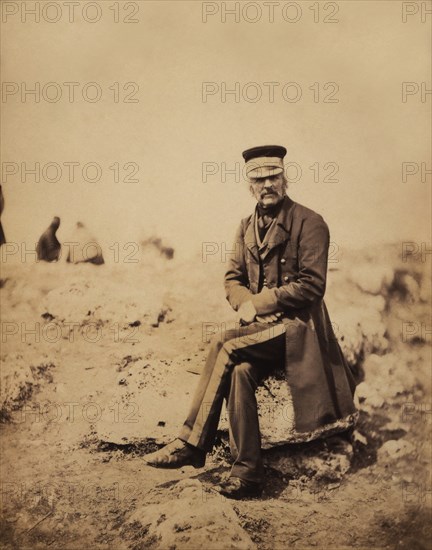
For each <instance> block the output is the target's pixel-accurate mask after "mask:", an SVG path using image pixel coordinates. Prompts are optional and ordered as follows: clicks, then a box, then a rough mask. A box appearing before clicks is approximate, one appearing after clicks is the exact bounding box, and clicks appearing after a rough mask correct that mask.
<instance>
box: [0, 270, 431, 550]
mask: <svg viewBox="0 0 432 550" xmlns="http://www.w3.org/2000/svg"><path fill="white" fill-rule="evenodd" d="M146 266H147V267H146ZM146 266H144V267H140V269H139V270H138V271H137V270H135V271H133V270H127V269H123V271H122V270H121V269H120V268H119V267H116V266H114V267H112V266H91V265H82V266H72V265H70V266H67V265H65V266H60V265H55V264H54V265H48V264H43V265H42V264H38V265H34V266H25V265H12V266H3V269H2V286H3V288H2V302H3V305H4V308H2V309H3V319H2V326H3V329H4V330H6V333H5V332H4V331H3V334H2V383H3V389H2V391H3V394H4V396H3V409H2V421H3V423H2V425H1V429H2V438H1V441H2V449H1V450H2V453H1V454H2V456H1V478H2V523H1V540H2V548H5V549H8V550H9V549H27V548H28V549H30V548H32V549H45V548H56V549H65V550H66V549H67V550H69V549H80V550H81V549H87V548H89V549H90V548H92V549H99V548H104V549H113V550H121V549H133V550H139V549H144V548H164V547H165V546H164V544H165V542H164V541H165V540H174V542H171V543H169V544H170V546H169V547H171V548H198V547H204V546H201V543H200V542H199V541H198V539H194V535H193V532H194V527H193V526H194V523H193V520H191V523H186V524H184V523H182V524H181V522H180V520H179V522H177V523H175V524H174V527H173V530H174V531H175V533H174V534H172V533H171V534H170V536H171V535H172V536H173V537H174V538H172V539H164V537H163V536H162V538H160V537H159V538H158V536H156V535H154V534H153V535H152V533H157V532H158V531H157V528H158V526H159V524H160V525H163V522H164V521H166V520H167V518H166V515H167V514H166V513H164V514H162V513H161V514H160V517H159V519H158V520H157V521H156V523H155V524H153V523H152V521H153V520H152V519H149V520H148V524H146V523H145V517H146V510H155V509H156V510H157V509H158V508H155V506H161V507H165V508H164V509H168V510H169V509H170V505H169V499H170V498H173V501H172V506H173V508H172V509H173V514H177V513H178V514H180V511H179V510H178V508H176V507H175V503H174V499H180V500H178V502H181V503H182V502H183V500H181V499H183V497H182V496H181V495H182V494H183V493H181V491H180V492H179V493H175V495H176V496H175V497H170V496H169V495H170V494H171V493H170V492H169V491H170V490H171V488H174V489H175V488H176V487H179V486H178V483H177V482H179V481H181V480H188V479H190V478H192V479H194V480H197V481H198V482H199V483H196V485H194V491H195V492H194V493H193V496H187V494H186V493H187V491H186V493H184V494H185V495H186V496H185V497H184V503H185V507H184V509H183V510H182V514H186V509H187V514H189V515H190V517H191V518H195V519H196V517H199V514H200V513H203V510H205V509H207V510H210V511H211V510H216V511H217V510H219V509H220V510H222V511H223V510H225V511H226V514H225V512H223V515H221V518H225V517H226V518H227V519H226V525H225V524H224V522H225V520H223V519H218V520H215V528H214V530H213V532H211V533H210V534H209V535H208V536H209V537H210V538H211V539H212V540H213V546H212V547H214V548H221V549H223V548H242V547H245V548H246V547H248V545H249V544H251V546H250V547H253V546H254V545H256V547H257V548H258V549H260V550H272V549H279V548H301V549H306V548H312V547H316V548H326V549H327V548H335V549H336V548H337V549H343V548H368V549H371V548H406V549H428V548H431V527H430V526H431V525H432V522H431V521H430V520H431V469H430V465H431V402H430V364H431V363H430V335H428V334H427V332H424V333H422V332H421V331H420V332H418V334H417V333H416V334H414V336H413V337H411V338H410V339H409V340H407V339H401V338H398V337H397V333H398V329H394V326H393V325H392V322H393V323H394V319H395V318H396V317H397V318H405V319H406V320H407V321H410V322H414V321H413V320H416V319H418V316H417V313H416V311H417V310H416V309H415V308H416V307H417V302H416V299H414V300H411V302H410V300H408V299H407V298H406V296H402V297H401V296H400V295H398V296H396V295H395V298H394V301H393V302H391V300H390V301H389V300H387V308H386V311H385V312H384V313H383V319H384V322H385V323H386V327H387V329H386V330H387V333H386V337H387V339H388V342H389V350H388V351H387V352H386V354H381V352H380V353H379V354H377V355H376V356H371V358H370V357H369V361H370V364H371V367H370V369H371V370H370V373H369V374H368V370H367V368H366V367H367V364H368V363H367V361H368V357H362V358H361V362H362V364H363V363H364V364H365V366H364V372H365V374H364V376H365V382H366V383H368V384H369V385H368V386H366V385H363V393H362V392H360V394H361V395H360V419H359V424H358V426H357V428H356V430H355V431H354V433H353V434H350V435H349V436H348V437H343V436H334V437H332V438H330V439H328V440H325V441H317V442H311V443H306V444H297V445H285V446H283V447H278V448H272V449H269V450H266V451H265V459H266V482H265V489H264V494H263V497H262V498H261V499H253V500H248V501H241V502H228V501H226V500H225V499H223V498H222V497H220V496H219V495H217V494H216V493H214V492H212V490H211V487H212V485H213V483H214V482H215V481H218V480H219V479H221V477H223V476H224V475H226V474H227V472H229V456H228V455H229V453H228V452H227V442H226V434H224V433H222V432H221V434H220V440H219V442H218V444H217V446H216V449H215V452H214V454H213V455H212V456H211V457H210V459H209V460H208V461H207V464H206V466H205V467H204V468H203V469H201V470H195V469H193V468H192V467H187V468H184V469H183V470H174V471H169V470H168V471H164V470H157V469H152V468H150V467H147V466H146V465H145V463H144V461H143V460H142V455H143V454H145V453H147V452H149V451H152V450H154V449H156V448H157V447H158V446H159V445H160V442H161V441H162V440H163V437H161V438H158V437H157V436H155V435H154V433H152V434H149V433H147V431H146V428H145V427H146V418H147V421H148V419H149V418H151V419H153V418H156V419H157V418H158V417H157V413H158V409H159V410H160V411H161V414H160V417H161V418H162V419H164V418H165V416H164V414H162V412H163V411H165V410H166V411H168V410H169V411H170V412H169V414H168V413H167V414H168V416H166V418H170V416H169V415H175V416H176V417H178V421H181V420H182V415H183V414H184V404H183V403H187V401H188V399H189V395H188V393H189V394H191V393H192V391H193V384H194V383H196V380H197V375H196V374H193V373H191V372H190V371H191V370H192V371H193V370H198V371H199V367H200V365H202V363H203V361H204V358H205V355H206V346H207V344H206V343H205V341H204V338H203V334H202V330H203V328H202V327H203V322H204V321H206V322H213V323H216V322H220V320H221V319H222V320H223V319H225V318H228V317H229V315H230V313H229V308H228V306H227V305H226V304H225V302H224V296H223V290H222V285H221V282H220V274H221V270H222V267H223V266H217V267H215V265H211V264H203V263H202V262H199V261H197V263H196V266H195V268H196V269H195V270H192V269H191V270H190V271H189V272H188V273H189V274H190V275H188V276H186V275H185V274H184V273H183V274H182V270H183V268H184V266H182V265H181V263H177V262H176V261H175V260H172V261H168V260H160V261H159V260H158V261H157V262H153V263H152V267H151V268H150V267H148V266H149V264H148V263H147V264H146ZM123 268H124V266H123ZM329 277H331V274H330V275H329ZM83 281H85V282H84V283H83ZM116 282H118V286H115V283H116ZM83 285H84V287H85V285H87V289H89V293H87V294H85V293H83ZM110 285H111V286H110ZM113 285H114V286H113ZM120 288H121V289H124V292H126V293H127V294H124V295H123V294H121V293H120V290H118V289H120ZM101 289H102V290H101ZM116 289H117V290H116ZM90 291H91V292H93V294H91V292H90ZM102 291H104V292H105V294H100V293H101V292H102ZM97 292H99V294H97ZM50 293H51V294H50ZM53 293H54V294H53ZM396 294H397V293H396ZM91 296H96V298H95V300H94V303H93V302H91V299H90V297H91ZM101 296H103V298H101ZM134 296H135V297H136V298H135V302H134ZM80 300H81V301H80ZM98 300H99V302H97V301H98ZM101 300H102V301H101ZM103 300H105V302H104V301H103ZM90 302H91V303H90ZM58 303H60V304H63V306H64V308H65V309H66V310H68V311H69V312H71V314H70V317H69V318H67V317H66V315H65V314H64V312H61V311H59V310H56V304H58ZM83 304H84V306H85V305H86V304H87V305H88V310H89V311H88V312H86V311H84V310H83V307H84V306H83ZM95 304H96V305H95ZM119 304H121V306H120V305H119ZM143 304H147V306H145V309H144V310H143V307H144V306H143ZM149 304H151V307H150V306H149ZM328 305H329V306H330V307H329V309H330V314H331V312H332V309H331V302H330V304H329V302H328ZM123 306H124V312H125V313H123V310H122V309H121V308H122V307H123ZM422 307H423V309H424V307H425V306H424V305H423V306H422ZM80 308H81V309H80ZM413 308H414V309H413ZM84 309H85V307H84ZM97 312H99V314H97ZM113 312H114V313H113ZM131 312H132V313H131ZM135 312H136V315H135ZM131 315H132V317H131ZM133 315H135V317H136V319H134V317H133ZM422 315H423V313H422ZM86 316H87V317H88V319H92V320H93V322H94V324H92V323H90V326H89V329H88V332H85V331H84V328H83V327H86V326H88V325H89V323H87V325H86ZM53 319H54V320H56V321H58V323H59V325H60V326H61V330H62V332H61V336H56V334H57V333H54V332H48V331H46V332H44V328H43V327H44V326H46V325H47V324H48V323H50V322H52V320H53ZM125 319H126V321H127V322H125ZM5 322H6V323H9V324H8V325H7V327H6V328H5ZM67 322H69V324H68V325H67V324H66V325H65V323H67ZM35 323H39V325H35ZM70 323H76V325H73V331H74V332H73V331H72V329H71V326H72V325H71V324H70ZM429 323H430V321H429ZM411 326H414V325H411ZM415 326H417V325H415ZM418 326H421V327H423V325H422V324H419V325H418ZM65 327H66V328H67V330H66V329H65ZM94 327H98V329H97V330H96V333H95V332H94ZM392 327H393V328H392ZM15 329H16V332H15ZM31 329H32V330H33V332H31ZM51 329H52V330H54V329H53V328H52V327H50V331H51ZM65 330H66V332H65ZM86 330H87V329H86ZM429 330H430V324H429ZM92 331H93V332H92ZM411 332H414V329H413V330H412V331H411ZM404 340H406V341H404ZM359 361H360V359H359ZM374 361H375V362H374ZM380 361H388V364H389V365H390V366H389V368H388V370H385V369H383V370H382V371H379V368H381V366H379V367H377V366H376V365H378V364H379V365H381V363H380ZM134 364H136V365H138V364H139V365H140V368H142V369H143V372H144V371H145V369H149V368H152V369H155V368H156V367H158V368H159V367H160V368H164V369H166V371H167V372H170V373H172V377H171V378H169V379H168V380H169V385H167V383H166V382H164V380H167V379H165V378H164V376H161V377H160V378H157V377H156V378H152V379H151V380H150V379H149V378H145V376H143V378H142V380H143V382H142V384H146V383H147V382H146V380H148V384H152V383H153V384H155V388H157V391H156V390H155V399H154V401H152V402H149V403H148V405H147V409H146V405H145V403H143V402H142V401H139V400H138V401H137V400H136V399H135V397H136V393H137V392H139V387H140V386H139V385H138V386H136V385H135V386H133V385H132V384H131V383H130V382H128V373H129V372H132V371H130V369H132V368H133V367H134ZM374 365H375V366H374ZM136 368H138V367H136ZM374 369H375V370H374ZM148 372H150V371H148ZM151 372H153V371H151ZM161 372H163V371H161ZM377 372H378V374H377ZM389 372H390V373H394V375H395V379H396V378H397V380H398V381H399V382H398V383H399V384H402V387H400V388H399V389H397V391H396V390H395V391H393V392H392V393H391V394H389V393H388V391H387V390H388V387H390V383H389V380H388V379H386V377H385V375H384V373H389ZM134 376H135V378H138V379H139V377H140V375H139V373H138V374H137V372H135V374H134ZM173 380H174V382H173ZM175 380H178V388H177V387H176V382H175ZM185 380H186V381H187V383H185ZM189 381H190V382H189ZM404 381H405V384H404ZM128 384H129V385H128ZM403 386H405V387H403ZM371 387H372V389H371ZM132 388H133V390H132ZM188 388H189V389H188ZM117 390H119V391H120V390H121V391H122V392H123V393H122V394H121V396H122V400H121V401H119V400H117V397H118V395H120V394H119V393H118V392H117ZM128 391H130V396H129V399H128ZM14 392H15V393H14ZM134 392H135V393H134ZM178 393H182V395H183V394H185V395H183V397H184V399H183V398H180V397H179V398H178V403H177V398H176V395H177V394H178ZM380 393H381V396H382V399H381V400H380V399H378V402H377V401H376V399H377V397H376V396H377V394H378V395H379V394H380ZM182 399H183V400H182ZM137 403H138V405H137ZM165 422H168V423H169V421H167V420H161V421H160V425H158V426H155V433H156V432H157V430H159V431H160V432H161V433H163V432H164V430H165V429H168V428H169V426H165V425H164V423H165ZM102 426H104V427H106V426H111V427H114V428H115V429H116V430H117V432H118V433H119V434H120V436H121V434H122V433H125V434H128V433H129V431H130V428H131V426H132V428H133V430H132V431H133V433H134V434H135V436H136V434H138V435H139V434H141V437H134V438H132V437H129V436H126V437H125V438H124V440H121V437H120V440H119V441H114V440H113V441H111V442H110V441H107V440H104V439H103V438H102V437H101V435H100V434H101V431H103V430H102V428H101V427H102ZM104 429H105V428H104ZM128 430H129V431H128ZM185 483H186V481H185ZM180 487H181V486H180ZM200 488H201V489H200ZM174 489H173V490H174ZM175 490H177V489H175ZM173 494H174V493H173ZM188 494H189V493H188ZM165 495H166V496H165ZM191 495H192V493H191ZM164 499H165V500H164ZM167 506H168V508H167ZM209 507H210V508H209ZM211 507H213V508H211ZM231 508H232V509H233V510H234V512H235V519H236V521H237V523H238V526H240V528H241V529H240V531H236V529H237V527H238V526H237V527H236V526H234V520H233V518H232V517H231V516H230V515H229V510H230V509H231ZM161 509H162V508H161ZM141 512H142V514H143V515H144V520H143V521H142V522H141V523H140V521H135V520H133V518H135V517H136V514H137V513H141ZM149 514H150V512H149ZM168 515H169V514H168ZM182 517H183V516H182ZM131 518H132V519H131ZM183 520H184V517H183ZM218 521H219V523H218ZM230 525H231V526H232V528H231V531H230V530H229V528H228V527H229V526H230ZM241 532H243V533H245V535H244V539H243V538H242V536H243V535H241ZM239 533H240V534H239ZM230 537H231V538H230ZM236 537H237V538H236ZM200 540H204V541H205V540H206V539H205V538H204V539H200ZM197 541H198V542H197ZM236 541H238V542H236ZM248 541H249V542H248ZM166 544H168V543H166ZM202 544H205V542H204V543H202ZM197 545H198V546H197Z"/></svg>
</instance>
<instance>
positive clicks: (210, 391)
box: [179, 322, 286, 482]
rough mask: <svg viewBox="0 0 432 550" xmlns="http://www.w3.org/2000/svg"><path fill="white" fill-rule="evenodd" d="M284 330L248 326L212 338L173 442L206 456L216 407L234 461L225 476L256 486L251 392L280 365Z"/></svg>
mask: <svg viewBox="0 0 432 550" xmlns="http://www.w3.org/2000/svg"><path fill="white" fill-rule="evenodd" d="M285 330H286V328H285V325H284V324H283V323H281V322H275V323H270V324H267V323H259V322H254V323H251V324H250V325H247V326H239V327H238V328H236V329H233V330H227V331H226V332H225V333H224V334H223V335H222V336H217V337H213V339H212V341H211V344H210V350H209V354H208V356H207V360H206V363H205V366H204V370H203V372H202V373H201V375H200V379H199V382H198V386H197V388H196V390H195V393H194V396H193V399H192V403H191V406H190V410H189V413H188V416H187V418H186V420H185V422H184V424H183V427H182V429H181V431H180V434H179V439H181V440H182V441H185V442H186V443H189V444H190V445H193V446H195V447H197V448H199V449H202V450H204V451H206V452H209V451H210V450H211V449H212V447H213V444H214V441H215V437H216V431H217V428H218V424H219V420H220V415H221V410H222V405H223V401H224V399H225V400H226V409H227V414H228V420H229V429H230V448H231V453H232V456H233V459H234V463H233V466H232V469H231V476H235V477H239V478H242V479H244V480H247V481H254V482H259V481H261V479H262V476H263V463H262V455H261V434H260V429H259V418H258V409H257V400H256V396H255V392H256V389H257V387H258V384H259V383H260V381H261V380H262V379H263V378H265V377H266V376H268V375H270V374H271V373H272V372H274V371H276V370H281V369H283V368H284V364H285Z"/></svg>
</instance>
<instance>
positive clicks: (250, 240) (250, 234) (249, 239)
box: [244, 212, 258, 262]
mask: <svg viewBox="0 0 432 550" xmlns="http://www.w3.org/2000/svg"><path fill="white" fill-rule="evenodd" d="M255 216H256V212H254V213H253V214H252V216H251V217H250V220H249V225H248V226H247V228H246V231H245V235H244V240H245V245H246V246H247V248H248V249H249V250H250V252H251V254H252V256H253V257H254V258H255V260H256V261H257V262H258V243H257V240H256V235H255Z"/></svg>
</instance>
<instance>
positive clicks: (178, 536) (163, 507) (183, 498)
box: [122, 479, 256, 550]
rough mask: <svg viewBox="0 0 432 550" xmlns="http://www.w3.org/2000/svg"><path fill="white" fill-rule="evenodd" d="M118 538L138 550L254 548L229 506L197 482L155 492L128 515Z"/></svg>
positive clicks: (184, 482) (248, 549)
mask: <svg viewBox="0 0 432 550" xmlns="http://www.w3.org/2000/svg"><path fill="white" fill-rule="evenodd" d="M122 536H123V537H124V538H125V539H126V540H129V541H133V543H134V544H135V545H136V546H135V547H138V546H139V547H140V548H155V549H157V548H160V549H167V548H176V549H178V550H182V549H184V550H186V549H189V548H206V549H209V550H220V549H221V548H223V549H224V550H225V549H227V550H228V549H230V548H231V549H236V550H252V549H253V548H256V547H255V544H254V543H253V542H252V540H251V538H250V537H249V535H248V534H247V533H246V531H244V530H243V529H242V528H241V527H240V524H239V521H238V518H237V515H236V513H235V512H234V510H233V508H232V507H231V505H230V504H229V502H228V501H227V500H226V499H225V498H224V497H222V496H221V495H219V494H217V493H210V492H206V491H205V490H204V487H203V486H202V484H201V483H200V482H199V481H198V480H197V479H185V480H183V481H180V482H178V483H176V484H174V485H173V486H171V487H170V488H169V489H167V488H166V487H163V488H160V489H159V490H158V488H156V490H154V491H153V493H152V494H151V495H150V498H149V503H148V504H146V506H145V507H142V508H139V509H138V510H136V512H134V513H133V514H132V516H131V517H130V518H129V519H128V521H127V522H126V524H125V525H124V526H123V528H122Z"/></svg>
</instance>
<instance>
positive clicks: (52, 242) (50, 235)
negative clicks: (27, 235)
mask: <svg viewBox="0 0 432 550" xmlns="http://www.w3.org/2000/svg"><path fill="white" fill-rule="evenodd" d="M59 227H60V218H58V217H57V216H56V217H55V218H53V221H52V222H51V225H50V226H49V227H48V229H47V230H46V231H44V232H43V233H42V235H41V237H40V239H39V242H38V244H37V247H36V253H37V257H38V260H43V261H44V262H56V261H57V260H58V259H59V258H60V251H61V244H60V243H59V241H58V239H57V237H56V231H57V229H58V228H59Z"/></svg>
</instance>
